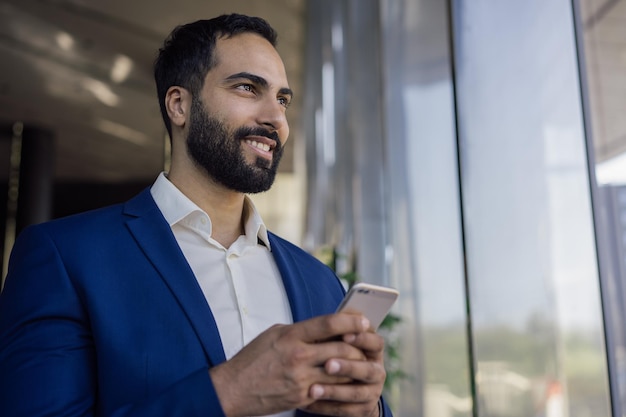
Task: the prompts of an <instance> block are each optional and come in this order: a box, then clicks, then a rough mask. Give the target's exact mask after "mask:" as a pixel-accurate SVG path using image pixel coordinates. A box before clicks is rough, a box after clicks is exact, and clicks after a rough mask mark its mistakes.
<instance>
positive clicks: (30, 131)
mask: <svg viewBox="0 0 626 417" xmlns="http://www.w3.org/2000/svg"><path fill="white" fill-rule="evenodd" d="M229 12H241V13H246V14H250V15H258V16H261V17H264V18H266V19H267V20H268V21H269V22H270V23H271V24H272V25H273V26H274V27H275V28H276V29H277V31H278V33H279V42H278V50H279V52H280V54H281V56H282V57H283V59H284V61H285V65H286V68H287V73H288V76H289V80H290V84H291V87H292V89H293V90H294V91H295V93H296V94H295V101H294V104H293V105H292V106H291V107H290V109H289V112H288V117H289V120H290V124H291V137H290V142H289V144H288V146H287V148H286V149H287V151H286V155H285V157H284V159H283V163H282V166H281V169H280V173H279V176H278V179H277V182H276V184H275V185H274V187H273V188H272V190H270V191H269V192H267V193H263V194H260V195H255V196H252V198H253V199H254V201H255V204H256V205H257V206H258V208H259V210H260V211H261V213H262V215H263V217H264V219H265V221H266V223H267V224H268V226H269V228H270V229H271V230H273V231H274V232H276V233H277V234H279V235H282V236H283V237H286V238H288V239H289V240H291V241H293V242H294V243H297V244H299V245H301V246H302V247H304V248H305V249H307V250H309V251H310V252H312V253H314V254H316V255H317V256H319V257H320V258H322V259H323V260H324V261H326V262H329V263H331V264H332V265H333V266H334V267H335V269H336V270H337V273H338V274H340V275H346V274H356V276H357V277H358V278H359V279H361V280H363V281H367V282H372V283H378V284H385V285H391V286H394V287H396V288H398V289H399V290H400V292H401V297H400V300H399V302H398V303H397V305H396V307H395V309H394V316H395V317H397V319H398V320H397V322H395V323H393V324H392V325H390V326H387V327H386V328H385V329H384V330H383V332H384V335H385V337H386V338H387V344H388V346H389V348H388V352H389V354H388V358H387V366H388V374H389V384H388V387H387V393H386V394H387V398H388V399H389V401H390V403H391V405H392V408H393V410H394V412H395V415H396V417H416V416H418V417H422V416H423V417H461V416H463V417H466V416H467V417H469V416H473V417H588V416H589V417H591V416H593V417H603V416H612V417H618V416H620V417H621V416H624V415H626V282H625V279H626V153H625V152H626V118H625V117H624V116H623V113H624V111H625V110H626V0H527V1H524V2H520V1H515V0H476V1H471V2H468V1H462V0H308V1H307V0H245V1H244V0H229V1H225V0H223V1H220V0H216V1H211V2H206V1H205V2H201V1H198V0H181V1H179V2H175V3H174V2H155V1H147V0H136V1H133V2H129V1H126V2H122V1H118V0H108V1H106V2H97V1H95V0H19V1H17V0H12V1H0V54H1V55H0V56H1V58H0V219H3V220H4V221H2V222H0V232H2V236H3V237H4V239H3V240H2V249H3V250H2V260H3V266H4V269H3V276H4V274H5V272H4V271H6V263H7V260H8V253H9V251H10V249H11V247H12V244H13V241H14V238H15V236H16V235H17V234H19V232H20V231H21V230H22V228H23V227H25V226H27V225H29V224H33V223H38V222H41V221H45V220H48V219H51V218H56V217H61V216H65V215H69V214H72V213H76V212H80V211H84V210H88V209H92V208H97V207H101V206H104V205H108V204H113V203H117V202H122V201H125V200H126V199H128V198H130V197H131V196H133V195H134V194H136V193H137V192H139V191H140V190H142V189H143V188H145V187H148V186H150V185H151V184H152V182H153V181H154V179H155V178H156V177H157V175H158V174H159V172H161V171H162V170H164V169H167V164H168V152H169V150H168V148H167V142H168V140H167V138H166V131H165V128H164V126H163V122H162V120H161V116H160V113H159V107H158V103H157V99H156V92H155V88H154V85H153V80H152V75H151V74H152V62H153V60H154V58H155V56H156V52H157V50H158V48H159V47H160V45H161V43H162V41H163V39H164V38H165V37H166V36H167V34H168V33H169V32H170V31H171V29H172V28H173V27H174V26H176V25H178V24H181V23H186V22H189V21H192V20H196V19H200V18H209V17H212V16H215V15H218V14H221V13H229ZM44 278H45V277H42V279H44Z"/></svg>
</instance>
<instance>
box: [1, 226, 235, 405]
mask: <svg viewBox="0 0 626 417" xmlns="http://www.w3.org/2000/svg"><path fill="white" fill-rule="evenodd" d="M39 230H40V229H39V228H29V229H26V230H24V231H23V232H22V234H21V235H20V238H19V239H18V241H17V242H16V245H15V247H14V250H13V253H12V256H11V263H10V268H9V273H8V275H7V279H6V285H5V287H4V289H3V291H2V293H1V294H0V415H2V416H11V417H13V416H16V417H17V416H28V417H32V416H38V415H50V416H53V415H54V416H56V415H59V416H60V415H63V416H96V415H101V414H103V413H102V412H101V407H102V404H103V403H106V399H99V398H98V375H97V370H98V364H97V360H96V349H97V346H95V344H94V340H93V334H92V332H91V328H90V322H89V316H88V309H87V306H86V305H84V303H85V300H84V299H83V298H82V295H81V291H80V289H79V288H76V287H75V285H74V283H73V282H72V280H71V276H70V274H69V273H68V271H67V270H66V266H65V265H64V263H63V261H62V259H61V257H60V256H59V253H58V251H57V249H56V246H55V244H54V242H53V241H52V239H50V238H49V236H48V235H47V234H45V233H42V232H39ZM103 366H106V364H104V365H103ZM120 389H124V388H123V387H120ZM107 414H108V413H107ZM112 414H113V415H115V416H120V417H121V416H146V417H147V416H151V417H158V416H164V417H165V416H168V417H170V416H195V415H203V416H218V417H220V416H224V413H223V411H222V409H221V407H220V404H219V401H218V399H217V395H216V393H215V390H214V388H213V385H212V383H211V379H210V377H209V373H208V369H207V368H203V369H198V370H194V371H193V372H190V373H189V375H188V376H187V377H185V378H183V379H181V380H179V381H176V382H174V383H173V384H172V385H171V386H169V387H168V388H166V389H165V390H164V391H162V392H160V393H158V394H157V395H152V396H149V395H148V396H146V397H143V398H137V401H136V403H133V404H125V405H122V406H120V407H118V408H117V410H116V411H115V412H113V413H112Z"/></svg>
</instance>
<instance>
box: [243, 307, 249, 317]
mask: <svg viewBox="0 0 626 417" xmlns="http://www.w3.org/2000/svg"><path fill="white" fill-rule="evenodd" d="M242 310H243V314H244V315H246V316H247V315H248V309H247V308H246V307H244V308H243V309H242Z"/></svg>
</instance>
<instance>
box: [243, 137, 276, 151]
mask: <svg viewBox="0 0 626 417" xmlns="http://www.w3.org/2000/svg"><path fill="white" fill-rule="evenodd" d="M246 143H247V144H248V145H250V146H253V147H255V148H257V149H260V150H262V151H265V152H269V151H270V149H272V147H271V146H270V145H268V144H267V143H261V142H257V141H256V140H250V139H246Z"/></svg>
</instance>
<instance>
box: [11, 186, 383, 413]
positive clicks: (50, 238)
mask: <svg viewBox="0 0 626 417" xmlns="http://www.w3.org/2000/svg"><path fill="white" fill-rule="evenodd" d="M270 243H271V247H272V254H273V256H274V258H275V260H276V264H277V265H278V269H279V270H280V273H281V275H282V277H283V282H284V285H285V289H286V291H287V295H288V297H289V302H290V305H291V310H292V314H293V318H294V321H300V320H304V319H308V318H310V317H313V316H316V315H320V314H326V313H331V312H333V311H334V310H335V308H336V306H337V305H338V303H339V302H340V300H341V298H342V296H343V294H344V290H343V287H342V286H341V284H340V282H339V280H338V279H337V277H336V276H335V275H334V274H333V272H332V271H331V270H330V269H329V268H328V267H326V266H325V265H323V264H322V263H320V262H319V261H317V260H316V259H315V258H313V257H312V256H310V255H309V254H307V253H306V252H304V251H302V250H301V249H299V248H297V247H296V246H294V245H292V244H290V243H288V242H287V241H285V240H283V239H280V238H279V237H277V236H275V235H272V234H270ZM224 360H225V357H224V352H223V349H222V344H221V341H220V336H219V333H218V330H217V326H216V324H215V321H214V318H213V315H212V313H211V310H210V308H209V306H208V304H207V302H206V299H205V298H204V295H203V294H202V291H201V290H200V287H199V285H198V283H197V281H196V279H195V277H194V275H193V273H192V271H191V269H190V267H189V265H188V264H187V261H186V260H185V258H184V256H183V254H182V252H181V250H180V248H179V247H178V244H177V243H176V240H175V239H174V236H173V234H172V232H171V229H170V227H169V225H168V224H167V222H166V221H165V219H164V218H163V216H162V214H161V212H160V211H159V209H158V207H157V206H156V204H155V203H154V200H153V199H152V197H151V195H150V192H149V190H145V191H144V192H142V193H141V194H139V195H138V196H137V197H135V198H134V199H132V200H130V201H129V202H127V203H126V204H122V205H117V206H112V207H108V208H105V209H101V210H97V211H93V212H89V213H84V214H80V215H76V216H71V217H68V218H65V219H59V220H55V221H52V222H49V223H44V224H41V225H37V226H33V227H30V228H27V229H25V230H24V231H23V232H22V233H21V234H20V236H19V238H18V240H17V242H16V244H15V246H14V249H13V253H12V257H11V264H10V268H9V274H8V277H7V280H6V285H5V288H4V291H3V293H2V294H1V295H0V415H2V416H4V417H13V416H29V417H30V416H38V415H67V416H92V415H95V416H146V417H148V416H150V417H158V416H167V417H172V416H196V415H197V416H203V417H209V416H211V417H219V416H223V415H224V414H223V411H222V409H221V407H220V405H219V401H218V399H217V396H216V393H215V390H214V388H213V385H212V382H211V379H210V377H209V373H208V370H207V369H208V368H209V367H211V366H214V365H217V364H219V363H221V362H223V361H224ZM385 412H386V416H391V413H390V412H389V410H388V409H387V407H386V406H385ZM309 415H310V414H307V413H304V412H298V416H309Z"/></svg>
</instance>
